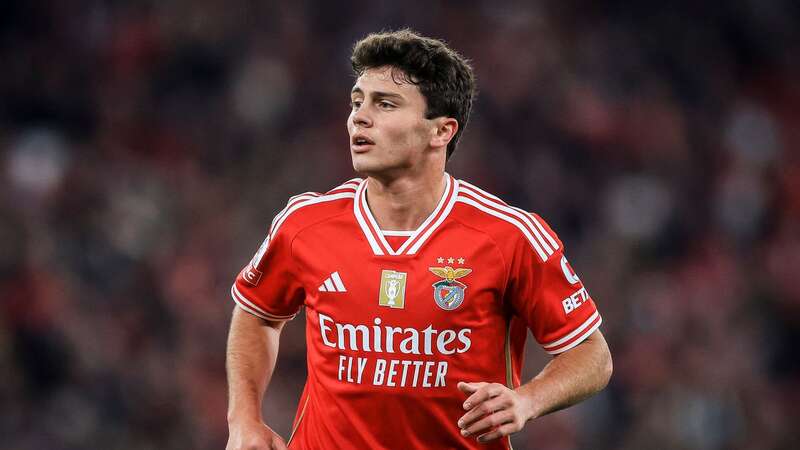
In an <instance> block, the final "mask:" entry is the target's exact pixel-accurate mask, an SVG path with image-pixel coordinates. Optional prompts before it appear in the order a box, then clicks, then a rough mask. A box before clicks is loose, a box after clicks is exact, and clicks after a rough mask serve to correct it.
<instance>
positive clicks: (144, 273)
mask: <svg viewBox="0 0 800 450" xmlns="http://www.w3.org/2000/svg"><path fill="white" fill-rule="evenodd" d="M798 25H800V7H799V6H798V4H797V3H796V2H791V1H789V0H784V1H779V0H778V1H769V2H758V1H755V0H734V1H730V2H724V3H716V2H715V3H714V5H713V6H712V5H711V4H710V3H709V4H707V5H706V4H705V3H704V2H691V1H678V2H632V3H631V2H621V1H614V2H608V3H602V2H578V1H566V2H544V3H538V4H534V3H533V2H524V1H512V2H507V3H503V4H502V5H500V4H497V3H496V2H489V1H486V2H481V1H462V2H447V1H432V2H422V3H419V4H418V3H417V2H396V3H395V2H389V1H363V0H351V1H347V2H309V1H302V0H294V1H278V2H253V1H242V0H231V1H226V2H219V1H212V0H194V1H181V0H176V1H169V2H124V1H111V2H106V1H99V0H79V1H74V2H44V1H29V2H4V3H3V5H2V6H0V61H3V70H2V71H0V442H2V443H0V447H3V448H7V449H13V450H34V449H51V450H72V449H86V448H97V449H101V448H102V449H120V450H121V449H189V448H191V449H201V450H204V449H220V448H223V447H224V445H225V440H226V437H227V424H226V421H225V413H226V384H225V372H224V353H225V338H226V331H227V326H228V322H229V318H230V312H231V310H232V308H233V303H232V301H231V300H230V299H229V294H228V292H229V287H230V284H231V282H232V281H233V278H234V276H235V274H236V273H237V271H238V270H239V269H240V268H241V267H242V266H243V265H244V264H245V263H246V262H247V261H248V260H249V259H250V257H251V256H252V254H253V253H254V252H255V250H256V249H257V247H258V245H259V244H260V242H261V240H262V239H263V236H264V234H265V232H266V227H267V225H268V223H269V221H270V220H271V217H272V215H273V214H275V213H276V212H277V211H278V210H279V209H280V208H282V205H283V203H284V202H285V201H286V199H287V198H288V197H289V196H290V195H293V194H296V193H298V192H302V191H307V190H318V191H325V190H327V189H328V188H330V187H332V186H335V185H336V184H338V183H339V182H341V181H343V180H345V179H348V178H350V177H352V167H351V165H350V157H349V150H348V145H347V134H346V130H345V126H344V125H345V120H346V116H347V114H348V109H349V104H348V102H349V97H348V92H349V89H350V87H351V85H352V82H353V78H352V75H351V73H350V69H349V61H348V58H349V52H350V48H351V45H352V43H353V42H354V41H355V40H356V39H358V38H360V37H362V36H363V35H365V34H366V33H368V32H370V31H378V30H380V29H385V28H397V27H401V26H411V27H413V28H415V29H418V30H419V31H421V32H423V33H426V34H430V35H433V36H436V37H441V38H444V39H445V40H447V41H448V42H449V43H451V44H452V45H453V46H454V47H455V48H456V49H458V50H459V51H460V52H461V53H463V54H464V55H466V56H467V57H469V58H470V59H472V60H473V61H474V65H475V69H476V72H477V76H478V80H479V86H480V89H481V91H480V95H479V99H478V102H477V104H476V107H475V110H474V113H473V120H472V122H471V123H470V126H469V128H468V130H467V133H466V135H465V136H464V139H463V140H462V144H461V146H460V147H459V149H458V150H457V152H456V154H455V155H454V158H453V160H452V161H451V163H450V167H449V171H450V172H451V173H453V174H454V175H456V176H457V177H459V178H464V179H467V180H470V181H472V182H474V183H476V184H477V185H479V186H482V187H484V188H485V189H487V190H489V191H492V192H494V193H496V194H498V195H500V196H501V197H503V198H505V199H507V200H508V201H509V202H511V203H514V204H516V205H519V206H522V207H524V208H527V209H530V210H533V211H537V212H539V213H540V214H542V215H543V216H544V217H545V218H547V219H548V221H549V222H550V223H551V224H552V225H553V227H554V228H555V229H556V230H557V231H558V232H559V234H560V236H561V238H562V239H563V241H564V242H565V243H566V246H567V252H568V254H569V255H570V260H571V262H572V264H573V266H574V267H576V269H577V270H578V272H579V273H580V274H581V277H582V279H583V280H584V282H585V283H586V284H587V286H588V287H589V291H590V292H591V293H592V294H593V297H594V298H595V300H596V302H597V303H598V306H599V308H600V311H601V313H602V314H603V316H604V325H603V331H604V333H605V334H606V337H607V339H608V340H609V344H610V346H611V349H612V353H613V355H614V361H615V374H614V377H613V379H612V383H611V385H610V386H609V388H608V389H607V390H606V391H604V392H603V393H602V394H601V395H599V396H598V397H596V398H594V399H592V400H590V401H588V402H587V403H585V404H582V405H580V406H578V407H575V408H572V409H569V410H567V411H564V412H561V413H557V414H554V415H552V416H549V417H546V418H543V419H540V420H537V421H535V422H533V423H531V424H529V425H528V427H527V428H526V429H525V430H524V431H523V432H522V433H520V434H519V435H517V436H515V437H514V443H515V445H516V447H517V448H531V449H548V450H573V449H625V450H627V449H630V450H635V449H685V450H715V449H734V450H756V449H777V450H781V449H790V448H794V449H796V448H798V447H797V445H798V442H800V440H799V438H800V432H798V427H797V424H798V422H797V420H798V415H797V405H798V403H800V352H798V350H797V348H798V347H797V346H798V342H800V283H798V278H800V152H798V151H797V149H798V148H800V65H798V58H797V56H798V55H800V39H798V38H800V32H799V31H798V29H800V27H798ZM303 328H304V327H303V319H302V318H299V319H297V320H295V321H294V322H292V323H290V324H289V326H288V327H287V328H286V329H285V331H284V337H283V340H282V350H281V352H282V353H281V355H280V357H279V363H278V369H277V375H276V376H275V377H274V379H273V382H272V385H271V387H270V389H269V391H268V394H267V401H266V405H265V414H266V417H267V418H268V421H269V423H270V424H271V425H272V426H273V427H274V428H275V429H276V430H277V431H279V432H280V433H282V434H283V435H284V436H285V437H286V436H288V432H289V428H290V425H291V419H292V417H293V415H294V410H295V407H296V402H297V398H298V396H299V392H300V389H301V386H302V381H303V379H304V376H305V370H306V368H305V355H304V348H305V346H304V342H303V341H304V330H303ZM528 353H529V358H528V360H527V371H526V373H525V376H527V377H530V376H533V375H534V374H535V373H536V372H537V371H538V370H539V368H541V367H542V365H543V364H544V363H545V362H546V357H545V355H544V353H543V352H542V351H541V350H539V349H538V347H537V346H536V345H535V343H531V342H530V341H529V351H528ZM377 408H379V406H377ZM376 413H379V411H376ZM453 426H455V424H454V425H453Z"/></svg>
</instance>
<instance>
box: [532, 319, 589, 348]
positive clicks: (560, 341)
mask: <svg viewBox="0 0 800 450" xmlns="http://www.w3.org/2000/svg"><path fill="white" fill-rule="evenodd" d="M599 315H600V312H599V311H595V312H594V314H592V315H591V316H589V318H588V319H586V321H585V322H583V323H582V324H581V325H580V326H579V327H578V328H576V329H574V330H572V332H571V333H569V334H568V335H566V336H564V337H562V338H561V339H558V340H557V341H553V342H548V343H547V344H542V347H544V348H545V349H549V348H553V347H558V346H559V345H561V344H563V343H565V342H569V340H570V339H572V338H574V337H575V336H577V335H579V334H580V333H581V332H583V330H585V329H586V328H587V327H588V326H589V325H591V324H592V322H594V320H595V319H597V317H598V316H599Z"/></svg>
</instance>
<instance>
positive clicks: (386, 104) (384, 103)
mask: <svg viewBox="0 0 800 450" xmlns="http://www.w3.org/2000/svg"><path fill="white" fill-rule="evenodd" d="M378 107H379V108H381V109H392V108H394V107H395V105H394V103H392V102H389V101H386V100H381V101H380V102H378Z"/></svg>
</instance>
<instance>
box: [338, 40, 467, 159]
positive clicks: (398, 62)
mask: <svg viewBox="0 0 800 450" xmlns="http://www.w3.org/2000/svg"><path fill="white" fill-rule="evenodd" d="M350 62H351V63H352V65H353V72H355V75H356V76H360V75H361V74H363V73H364V71H366V70H367V69H371V68H376V67H383V66H390V67H393V68H397V69H399V70H400V71H401V72H402V73H403V75H404V81H408V82H410V83H413V84H415V85H417V86H418V87H419V90H420V92H421V93H422V96H423V97H425V101H426V102H427V109H426V112H425V117H426V118H427V119H433V118H435V117H443V116H444V117H452V118H454V119H456V121H458V131H457V132H456V134H455V136H453V139H452V140H451V141H450V143H449V144H447V159H450V155H452V154H453V151H455V149H456V144H457V143H458V138H459V137H460V136H461V133H463V132H464V129H465V128H466V127H467V122H468V121H469V113H470V111H471V110H472V101H473V98H474V97H475V94H476V89H475V75H474V74H473V72H472V67H471V66H470V64H469V61H467V59H465V58H464V57H463V56H461V55H459V54H458V53H457V52H456V51H455V50H453V49H451V48H449V47H448V46H447V44H445V43H444V42H443V41H440V40H438V39H432V38H429V37H425V36H421V35H420V34H418V33H417V32H415V31H413V30H410V29H408V28H405V29H402V30H397V31H385V32H381V33H372V34H370V35H369V36H367V37H365V38H364V39H361V40H360V41H358V42H356V44H355V46H354V47H353V55H352V56H351V57H350Z"/></svg>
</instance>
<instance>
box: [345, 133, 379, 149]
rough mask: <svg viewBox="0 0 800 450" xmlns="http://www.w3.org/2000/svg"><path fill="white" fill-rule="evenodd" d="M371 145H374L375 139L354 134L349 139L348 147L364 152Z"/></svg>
mask: <svg viewBox="0 0 800 450" xmlns="http://www.w3.org/2000/svg"><path fill="white" fill-rule="evenodd" d="M373 145H375V141H373V140H372V139H370V138H368V137H366V136H364V135H363V134H356V135H355V136H353V137H352V138H351V139H350V149H351V150H353V151H354V152H356V153H363V152H366V151H368V150H369V149H370V148H371V147H372V146H373Z"/></svg>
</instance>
